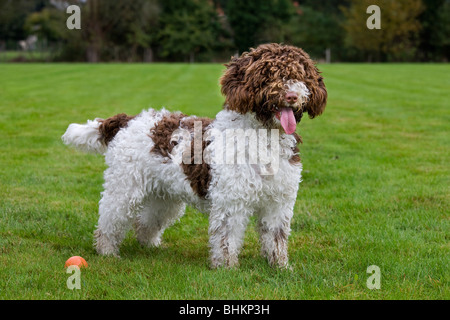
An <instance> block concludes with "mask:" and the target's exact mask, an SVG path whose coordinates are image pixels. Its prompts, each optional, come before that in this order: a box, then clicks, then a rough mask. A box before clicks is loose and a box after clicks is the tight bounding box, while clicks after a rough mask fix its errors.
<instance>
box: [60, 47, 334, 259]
mask: <svg viewBox="0 0 450 320" xmlns="http://www.w3.org/2000/svg"><path fill="white" fill-rule="evenodd" d="M220 84H221V86H222V93H223V94H224V95H225V105H224V110H222V111H221V112H219V113H218V114H217V116H216V118H215V119H214V120H212V119H207V118H197V117H194V116H186V115H184V114H182V113H179V112H178V113H170V112H168V111H167V110H165V109H162V110H161V111H155V110H153V109H150V110H147V111H143V112H142V113H140V114H139V115H137V116H133V117H130V116H127V115H125V114H120V115H117V116H115V117H111V118H108V119H106V120H103V119H95V120H92V121H88V122H87V123H86V124H84V125H78V124H71V125H70V126H69V127H68V129H67V131H66V133H65V134H64V135H63V137H62V139H63V141H64V142H65V143H66V144H70V145H73V146H75V147H78V148H79V149H81V150H83V151H88V152H96V153H102V154H104V155H105V161H106V163H107V165H108V168H107V169H106V171H105V174H104V178H105V183H104V191H103V192H102V199H101V200H100V207H99V220H98V226H97V230H96V232H95V245H96V248H97V251H98V252H99V253H100V254H112V255H118V254H119V246H120V243H121V241H122V239H123V237H124V235H125V233H126V231H127V230H128V227H129V226H131V225H132V224H133V222H134V226H135V229H136V234H137V238H138V240H139V242H140V243H141V244H143V245H147V246H157V245H159V244H160V242H161V236H162V234H163V232H164V230H165V229H166V228H167V227H169V226H170V225H171V224H172V223H173V222H174V221H176V220H177V219H178V218H179V217H181V216H182V215H183V214H184V209H185V205H186V204H189V205H192V206H194V207H196V208H197V209H199V210H200V211H202V212H205V213H208V214H209V220H210V225H209V235H210V247H211V265H212V267H219V266H226V267H232V266H235V265H237V264H238V254H239V252H240V250H241V247H242V242H243V236H244V232H245V229H246V226H247V223H248V221H249V218H250V216H252V215H255V216H256V217H257V229H258V232H259V234H260V242H261V252H262V254H263V255H264V256H265V257H267V259H268V261H269V262H270V264H272V265H277V266H280V267H287V266H288V254H287V240H288V236H289V233H290V222H291V218H292V216H293V208H294V204H295V200H296V197H297V192H298V186H299V183H300V180H301V170H302V165H301V163H300V157H299V155H298V148H297V144H298V143H299V142H300V141H301V138H300V136H299V135H297V134H296V133H295V132H294V131H295V128H296V124H297V123H298V122H300V120H301V117H302V114H303V113H304V112H306V113H308V115H309V116H310V117H311V118H314V117H316V116H318V115H320V114H321V113H322V112H323V111H324V108H325V105H326V100H327V91H326V88H325V85H324V82H323V78H322V76H321V74H320V72H319V70H318V69H317V68H316V66H315V64H314V62H313V61H312V60H311V59H310V57H309V56H308V54H306V53H305V52H304V51H303V50H301V49H299V48H296V47H293V46H288V45H280V44H264V45H260V46H259V47H257V48H255V49H251V50H250V51H249V52H245V53H243V54H242V55H241V56H240V57H235V58H232V60H231V62H230V63H228V64H226V70H225V72H224V74H223V76H222V77H221V79H220ZM196 121H198V122H196ZM195 123H200V124H202V126H201V128H200V131H198V130H197V129H198V128H197V127H196V126H195ZM181 129H182V130H185V131H186V132H187V138H186V139H180V138H179V136H178V130H181ZM228 129H235V130H248V129H253V130H261V129H270V130H271V132H274V131H273V130H280V131H281V132H282V133H281V134H279V136H278V135H273V136H272V137H278V138H277V139H278V140H277V141H276V143H278V144H279V154H273V153H272V154H271V155H270V157H271V158H270V159H271V160H277V161H279V168H278V170H277V171H275V172H273V174H271V175H267V174H264V173H263V171H264V170H263V169H264V168H265V167H264V166H265V165H262V164H254V163H250V162H249V161H248V159H247V158H245V159H247V160H246V162H244V163H239V164H234V163H233V164H229V163H226V164H223V163H214V162H212V163H209V162H208V163H207V162H206V161H205V159H206V158H207V157H208V156H212V155H214V154H215V152H216V151H215V150H218V149H217V148H218V147H220V146H221V144H222V143H223V141H222V140H221V139H219V138H213V139H209V140H208V139H203V140H202V141H201V142H200V144H199V145H198V144H197V146H200V148H201V149H202V151H203V153H202V157H201V158H200V162H198V161H197V162H195V163H192V162H190V163H185V162H183V163H181V162H180V161H177V160H176V159H181V158H183V157H184V155H185V153H186V151H190V152H189V154H190V155H189V157H190V158H189V160H194V158H195V157H196V154H195V150H194V147H193V144H192V143H191V140H193V141H194V145H195V143H196V142H195V139H193V138H195V137H196V135H197V134H200V135H203V136H208V134H209V133H210V132H219V133H225V132H227V130H228ZM283 130H284V132H283ZM277 132H278V131H277ZM273 134H275V133H273ZM177 137H178V138H177ZM244 138H245V137H244ZM247 138H248V139H247V140H246V139H244V140H245V143H244V145H245V147H249V146H250V145H251V144H252V143H256V142H255V141H253V140H252V139H251V138H250V137H247ZM258 141H259V140H258ZM273 144H274V142H273V141H271V142H268V143H267V146H269V145H272V146H273ZM267 146H266V147H267ZM233 150H234V144H233ZM239 151H240V150H238V152H239ZM193 154H194V155H193ZM183 159H184V158H183Z"/></svg>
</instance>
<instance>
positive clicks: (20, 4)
mask: <svg viewBox="0 0 450 320" xmlns="http://www.w3.org/2000/svg"><path fill="white" fill-rule="evenodd" d="M44 3H45V1H29V0H14V1H11V0H0V43H1V42H2V41H19V40H23V39H25V38H26V37H27V33H26V31H25V29H24V24H25V20H26V18H27V16H28V15H29V14H30V13H32V12H34V11H36V10H40V9H41V8H42V7H43V5H44Z"/></svg>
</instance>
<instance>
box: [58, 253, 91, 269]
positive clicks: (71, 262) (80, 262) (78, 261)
mask: <svg viewBox="0 0 450 320" xmlns="http://www.w3.org/2000/svg"><path fill="white" fill-rule="evenodd" d="M69 266H78V268H80V269H81V268H87V266H88V264H87V262H86V260H84V259H83V258H82V257H79V256H73V257H70V258H69V259H67V261H66V264H65V265H64V267H66V268H67V267H69Z"/></svg>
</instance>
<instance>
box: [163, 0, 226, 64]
mask: <svg viewBox="0 0 450 320" xmlns="http://www.w3.org/2000/svg"><path fill="white" fill-rule="evenodd" d="M161 6H162V14H161V17H160V19H161V20H160V21H161V29H160V32H159V44H160V47H161V52H160V53H161V55H162V56H163V57H166V58H170V59H173V60H178V61H179V60H184V61H190V62H194V60H195V57H196V55H199V54H208V53H211V52H212V51H214V49H215V48H216V46H217V44H218V39H219V38H220V36H221V34H222V29H221V26H220V23H219V20H218V16H217V13H216V11H215V8H214V5H213V3H212V2H210V1H208V0H165V1H162V3H161ZM180 58H181V59H180Z"/></svg>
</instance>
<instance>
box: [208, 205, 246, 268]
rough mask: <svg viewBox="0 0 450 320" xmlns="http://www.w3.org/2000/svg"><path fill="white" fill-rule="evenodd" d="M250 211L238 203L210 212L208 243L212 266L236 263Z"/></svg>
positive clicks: (228, 265) (234, 264) (229, 266)
mask: <svg viewBox="0 0 450 320" xmlns="http://www.w3.org/2000/svg"><path fill="white" fill-rule="evenodd" d="M251 213H252V212H251V211H249V210H248V209H246V208H245V206H243V205H238V204H235V205H228V206H227V207H224V208H221V209H219V208H217V209H215V210H213V211H212V212H211V215H210V218H209V244H210V248H211V267H212V268H218V267H221V266H224V267H226V268H231V267H235V266H237V265H238V263H239V261H238V255H239V252H240V250H241V248H242V244H243V240H244V234H245V229H246V227H247V224H248V221H249V217H250V215H251Z"/></svg>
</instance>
